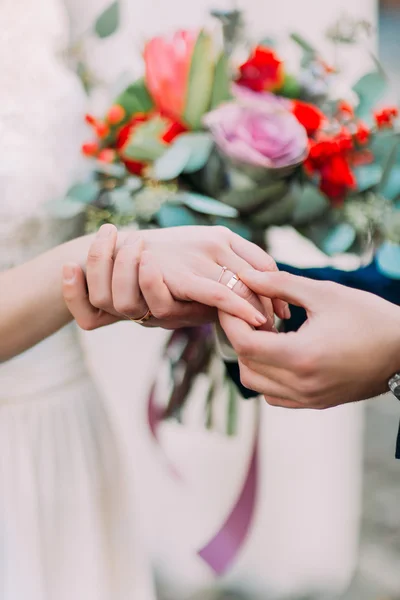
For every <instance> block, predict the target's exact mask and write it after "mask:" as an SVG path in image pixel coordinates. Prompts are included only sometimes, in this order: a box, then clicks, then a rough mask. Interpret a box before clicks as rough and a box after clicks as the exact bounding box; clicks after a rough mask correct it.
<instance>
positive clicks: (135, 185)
mask: <svg viewBox="0 0 400 600" xmlns="http://www.w3.org/2000/svg"><path fill="white" fill-rule="evenodd" d="M124 187H125V188H126V189H127V190H129V191H130V192H133V193H134V192H138V191H139V190H141V189H142V187H143V180H142V179H141V178H140V177H136V176H135V175H130V176H129V177H128V178H127V180H126V181H125V184H124Z"/></svg>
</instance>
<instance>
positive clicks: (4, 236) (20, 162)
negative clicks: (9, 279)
mask: <svg viewBox="0 0 400 600" xmlns="http://www.w3.org/2000/svg"><path fill="white" fill-rule="evenodd" d="M0 22H1V24H2V30H1V33H0V87H1V104H0V138H1V147H0V190H1V192H0V270H5V269H7V268H10V267H12V266H14V265H17V264H20V263H22V262H24V261H26V260H28V259H29V258H31V257H32V256H35V255H37V254H39V253H40V252H42V251H44V250H46V249H48V248H50V247H51V246H54V245H56V244H57V243H60V242H62V241H63V240H64V239H66V238H67V237H71V236H72V235H73V234H74V223H72V222H71V223H61V222H56V221H52V220H50V218H49V217H48V215H47V213H46V209H45V203H46V202H48V201H50V200H52V199H56V198H58V197H62V195H63V194H64V193H65V191H66V189H67V188H68V186H69V185H70V184H71V183H72V181H74V179H75V177H76V173H75V172H74V171H75V170H76V167H77V160H78V159H79V145H80V142H81V139H82V133H83V132H82V127H81V123H82V122H83V119H82V115H83V114H84V111H85V105H86V97H85V95H84V93H83V91H82V89H81V85H80V82H79V80H78V79H77V78H76V77H75V76H74V75H73V74H72V73H70V72H69V71H68V69H67V68H66V67H65V65H64V64H63V62H62V60H61V56H62V52H63V51H64V50H65V46H66V43H67V39H68V21H67V19H66V15H65V13H64V9H63V7H62V5H61V4H60V2H59V1H58V0H41V2H39V3H35V2H31V0H19V1H18V2H14V1H13V0H2V2H1V3H0ZM43 277H45V274H43ZM60 277H61V274H60ZM26 285H27V286H29V285H30V282H29V280H28V281H27V282H26ZM6 292H7V290H1V293H2V294H4V293H6ZM34 318H35V313H34V311H33V312H32V319H34ZM137 519H138V515H137V512H136V510H135V504H134V503H133V502H132V495H131V490H130V481H129V480H128V478H127V476H126V471H125V465H124V463H123V461H122V460H121V454H120V447H119V440H118V439H117V437H116V436H115V434H114V430H113V425H112V420H111V419H110V418H109V416H108V414H107V411H106V409H105V406H104V404H103V398H102V397H101V394H100V393H99V390H98V389H96V387H95V385H94V384H93V382H92V380H91V378H90V376H89V374H88V372H87V370H86V367H85V360H84V357H83V355H82V352H81V349H80V345H79V343H78V341H77V337H76V331H75V328H74V326H72V325H71V326H69V327H66V328H65V329H63V330H62V331H60V332H59V333H57V334H55V335H53V336H52V337H50V338H49V339H47V340H45V341H43V342H42V343H40V344H39V345H37V346H36V347H34V348H32V349H31V350H29V351H27V352H25V353H24V354H22V355H20V356H18V357H16V358H14V359H12V360H10V361H8V362H5V363H3V364H1V365H0V598H1V600H71V599H76V600H152V599H153V598H154V596H153V589H152V581H151V574H150V569H149V565H148V563H147V560H146V553H145V550H144V544H143V540H142V539H141V538H140V536H139V533H138V532H139V529H138V526H137Z"/></svg>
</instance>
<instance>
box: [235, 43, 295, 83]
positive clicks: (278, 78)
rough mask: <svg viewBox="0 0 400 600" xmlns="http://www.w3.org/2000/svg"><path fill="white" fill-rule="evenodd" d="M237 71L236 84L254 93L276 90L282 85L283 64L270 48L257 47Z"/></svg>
mask: <svg viewBox="0 0 400 600" xmlns="http://www.w3.org/2000/svg"><path fill="white" fill-rule="evenodd" d="M239 70H240V76H239V78H238V80H237V83H238V84H239V85H243V86H244V87H247V88H249V89H251V90H254V91H255V92H262V91H272V90H276V89H278V88H279V87H280V86H281V85H282V84H283V79H284V71H283V63H282V61H281V60H280V59H279V58H278V57H277V55H276V54H275V52H274V51H273V50H271V48H264V47H263V46H257V47H256V48H255V50H254V52H253V54H252V55H251V56H250V58H249V59H248V60H247V61H246V62H245V63H243V64H242V66H241V67H240V69H239Z"/></svg>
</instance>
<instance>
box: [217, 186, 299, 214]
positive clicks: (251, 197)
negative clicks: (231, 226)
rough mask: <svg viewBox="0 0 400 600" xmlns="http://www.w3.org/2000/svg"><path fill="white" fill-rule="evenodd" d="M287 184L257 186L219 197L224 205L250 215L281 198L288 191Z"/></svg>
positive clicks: (231, 191)
mask: <svg viewBox="0 0 400 600" xmlns="http://www.w3.org/2000/svg"><path fill="white" fill-rule="evenodd" d="M288 187H289V184H288V183H287V182H286V181H278V182H276V183H271V184H268V185H265V186H257V187H254V188H252V189H243V190H237V189H231V190H229V191H228V192H224V193H223V194H221V195H220V196H219V199H220V200H221V202H223V203H224V204H228V206H232V207H233V208H236V209H237V210H239V211H240V212H242V213H251V212H252V211H254V210H256V209H258V208H260V207H261V206H263V205H269V204H271V203H272V202H276V201H277V200H279V199H280V198H283V197H284V196H285V195H286V193H287V191H288Z"/></svg>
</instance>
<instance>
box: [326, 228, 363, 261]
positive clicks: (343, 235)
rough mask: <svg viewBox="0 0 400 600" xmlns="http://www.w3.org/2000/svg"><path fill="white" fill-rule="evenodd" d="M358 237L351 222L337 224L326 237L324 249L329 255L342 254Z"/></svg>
mask: <svg viewBox="0 0 400 600" xmlns="http://www.w3.org/2000/svg"><path fill="white" fill-rule="evenodd" d="M355 239H356V231H355V229H354V227H352V226H351V225H349V223H341V224H340V225H337V226H336V227H335V228H334V229H333V230H332V231H331V232H330V233H329V234H328V236H327V237H326V239H325V241H324V243H323V250H324V252H325V253H326V254H328V255H329V256H333V255H334V254H341V253H343V252H346V251H347V250H349V248H351V246H352V245H353V244H354V241H355Z"/></svg>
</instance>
